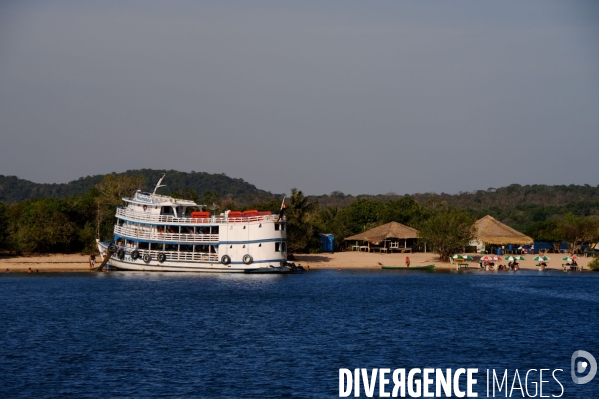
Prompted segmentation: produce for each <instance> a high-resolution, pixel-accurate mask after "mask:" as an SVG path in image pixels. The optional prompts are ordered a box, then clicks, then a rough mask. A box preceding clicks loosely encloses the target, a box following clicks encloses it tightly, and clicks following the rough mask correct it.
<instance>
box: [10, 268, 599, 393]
mask: <svg viewBox="0 0 599 399" xmlns="http://www.w3.org/2000/svg"><path fill="white" fill-rule="evenodd" d="M598 289H599V273H596V274H593V273H567V274H566V273H561V272H545V273H539V272H532V271H520V272H516V273H512V272H503V273H489V272H478V271H471V272H460V273H456V272H417V271H412V272H401V271H378V270H377V271H336V270H324V271H311V272H306V273H302V274H293V275H225V274H219V275H205V274H161V273H126V272H109V273H81V274H79V273H55V274H52V273H48V274H40V275H26V274H7V275H2V276H0V304H1V306H0V320H1V323H2V324H1V325H2V335H1V337H2V338H0V344H1V346H0V376H1V383H0V397H3V398H8V397H23V398H34V397H35V398H43V397H73V398H86V397H141V398H155V397H208V398H212V397H214V398H216V397H226V398H233V397H247V398H271V397H272V398H280V397H301V398H304V397H305V398H312V397H313V398H324V397H331V398H334V397H338V396H339V369H340V368H348V369H352V370H353V369H355V368H367V369H369V370H370V369H372V368H390V369H391V370H393V369H397V368H405V369H412V368H416V367H419V368H424V367H432V368H444V369H445V368H452V369H454V370H455V369H457V368H478V369H479V373H478V374H477V378H478V380H477V381H478V382H477V385H476V386H475V390H476V391H477V392H479V397H486V370H487V369H496V370H497V371H498V372H499V371H500V370H501V372H503V371H504V370H505V369H508V376H509V380H508V381H509V384H510V386H511V384H512V374H513V372H514V371H515V370H516V369H518V370H519V372H520V374H521V376H522V383H524V373H526V371H527V370H529V369H541V368H543V369H550V370H552V371H553V370H555V369H562V370H563V371H562V372H557V374H556V376H557V378H558V380H559V381H560V383H561V384H562V385H563V390H564V393H563V395H562V397H564V398H589V397H593V398H596V397H599V375H598V376H597V377H596V378H595V379H594V380H593V381H591V382H590V383H588V384H585V385H576V384H574V383H573V382H572V379H571V377H570V357H571V355H572V353H573V352H574V351H575V350H579V349H582V350H586V351H588V352H590V353H591V354H594V355H595V357H596V358H597V359H599V318H598V316H599V290H598ZM531 375H532V376H533V377H532V378H531V380H534V379H535V378H536V380H537V382H538V380H539V378H538V374H534V373H533V374H531ZM544 380H549V381H550V383H546V385H545V388H544V393H543V394H544V395H552V394H553V395H559V394H560V392H561V389H560V386H559V385H558V384H557V383H555V380H554V379H553V378H552V377H551V373H550V372H549V374H548V377H547V376H545V378H544ZM529 384H530V382H529ZM529 387H530V389H531V391H530V393H531V394H532V393H534V390H532V388H534V386H530V385H529ZM388 390H389V391H391V389H388ZM520 392H521V391H519V390H516V391H515V392H514V393H513V394H512V397H522V395H521V393H520ZM361 395H362V396H361V397H365V396H364V391H362V392H361ZM377 395H378V388H377V390H376V391H375V396H377ZM351 397H354V395H353V393H352V395H351ZM496 397H505V395H503V394H499V393H498V392H497V393H496Z"/></svg>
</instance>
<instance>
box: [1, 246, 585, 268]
mask: <svg viewBox="0 0 599 399" xmlns="http://www.w3.org/2000/svg"><path fill="white" fill-rule="evenodd" d="M470 255H471V256H473V257H475V256H480V255H477V254H470ZM406 256H409V257H410V261H411V265H412V266H418V265H430V264H433V263H434V264H435V268H436V269H448V270H450V269H455V268H456V266H455V265H452V264H450V263H445V262H440V261H439V260H438V259H437V255H436V254H434V253H414V254H397V253H394V254H379V253H366V252H355V251H354V252H351V251H348V252H336V253H334V254H330V253H325V254H305V255H295V259H296V260H295V263H296V264H301V265H303V266H310V269H338V268H341V269H379V268H380V265H379V264H378V263H379V262H380V263H382V264H384V265H390V266H394V265H395V266H398V265H401V266H403V265H404V262H405V259H406ZM535 256H536V255H535ZM548 256H549V258H551V260H550V261H549V262H548V269H555V270H562V263H565V262H564V261H562V258H563V257H564V256H565V255H563V254H548ZM88 257H89V256H88V255H80V254H69V255H65V254H53V255H36V256H14V257H10V256H3V257H0V270H1V271H2V272H4V271H5V270H6V269H9V270H10V271H11V272H27V270H28V269H29V268H31V269H32V270H33V272H34V273H35V271H36V270H39V272H40V273H47V272H85V271H89V264H88ZM524 257H525V258H526V260H524V261H520V267H521V269H529V270H537V267H536V262H535V261H534V260H533V257H534V256H530V255H524ZM96 259H97V260H96V263H98V262H99V261H100V257H99V256H98V257H97V258H96ZM591 260H592V258H585V257H579V258H578V264H579V265H582V266H583V268H584V270H585V271H588V270H589V268H588V263H589V262H590V261H591ZM468 263H469V264H470V267H471V268H477V267H478V265H477V263H476V262H468ZM500 263H501V264H506V263H507V262H506V261H501V262H495V264H496V265H498V264H500Z"/></svg>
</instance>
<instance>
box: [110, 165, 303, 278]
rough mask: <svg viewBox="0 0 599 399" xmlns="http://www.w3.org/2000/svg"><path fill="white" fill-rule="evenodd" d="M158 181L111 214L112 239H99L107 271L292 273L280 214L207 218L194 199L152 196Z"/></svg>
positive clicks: (228, 213)
mask: <svg viewBox="0 0 599 399" xmlns="http://www.w3.org/2000/svg"><path fill="white" fill-rule="evenodd" d="M163 178H164V176H163ZM161 181H162V179H160V181H159V182H158V184H157V185H156V188H155V189H154V192H153V193H146V192H141V191H140V190H138V191H137V192H136V193H135V194H134V195H133V197H132V198H123V201H125V202H126V204H127V205H126V206H124V207H119V208H117V210H116V215H115V216H116V218H117V221H116V224H115V226H114V240H113V241H112V242H100V241H99V240H98V249H99V251H100V254H101V256H102V259H103V260H104V258H105V257H106V256H109V259H108V260H107V264H108V265H109V266H110V267H111V268H116V269H121V270H139V271H162V272H163V271H175V272H228V273H231V272H237V273H273V272H284V271H288V270H290V269H295V265H293V264H288V263H287V261H286V260H287V248H286V243H287V240H286V229H285V218H284V216H283V215H282V213H281V215H277V214H272V213H271V212H258V211H255V210H251V211H245V212H236V211H226V212H224V213H221V214H218V215H216V214H214V215H212V214H210V212H206V211H204V208H205V207H204V206H202V205H198V204H196V203H195V202H194V201H189V200H182V199H176V198H173V197H169V196H165V195H159V194H156V189H157V188H158V187H162V186H160V183H161ZM283 203H284V202H283ZM281 208H282V209H283V208H284V206H282V207H281ZM197 209H199V210H197Z"/></svg>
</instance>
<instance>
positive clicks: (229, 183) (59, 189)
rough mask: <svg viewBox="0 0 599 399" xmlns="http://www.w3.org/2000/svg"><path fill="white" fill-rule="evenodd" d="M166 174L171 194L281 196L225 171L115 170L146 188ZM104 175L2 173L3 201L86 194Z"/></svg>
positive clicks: (245, 200) (245, 198) (249, 199)
mask: <svg viewBox="0 0 599 399" xmlns="http://www.w3.org/2000/svg"><path fill="white" fill-rule="evenodd" d="M164 173H166V178H165V179H164V182H163V183H164V184H166V185H167V186H166V187H164V188H161V189H159V191H158V193H164V194H170V193H171V192H173V191H175V192H182V191H183V190H189V191H194V192H196V193H198V194H199V195H203V194H204V193H205V192H207V191H210V192H213V193H216V194H218V195H219V196H220V197H221V198H230V199H234V200H235V201H236V202H237V203H239V204H250V203H253V202H261V201H268V200H271V199H274V198H281V197H282V195H273V194H271V193H269V192H268V191H264V190H259V189H257V188H256V186H254V185H252V184H249V183H247V182H245V181H244V180H243V179H235V178H231V177H228V176H226V175H225V174H210V173H204V172H178V171H175V170H154V169H140V170H128V171H126V172H124V173H118V174H117V173H112V174H111V175H113V176H126V177H136V176H141V177H143V184H142V189H143V190H149V191H152V190H153V189H154V186H155V185H156V182H158V180H159V179H160V177H162V175H163V174H164ZM104 177H105V176H104V175H96V176H87V177H82V178H79V179H78V180H74V181H72V182H69V183H64V184H41V183H33V182H30V181H27V180H23V179H19V178H17V177H16V176H3V175H0V202H6V203H15V202H21V201H24V200H27V199H34V198H42V197H52V198H68V197H74V196H80V195H84V194H86V193H87V192H88V191H89V190H90V189H92V188H93V187H94V186H95V185H96V184H98V183H100V182H101V181H102V179H104Z"/></svg>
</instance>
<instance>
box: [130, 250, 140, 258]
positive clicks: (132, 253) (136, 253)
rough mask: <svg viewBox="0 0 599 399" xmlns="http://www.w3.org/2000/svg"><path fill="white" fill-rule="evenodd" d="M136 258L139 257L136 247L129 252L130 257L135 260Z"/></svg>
mask: <svg viewBox="0 0 599 399" xmlns="http://www.w3.org/2000/svg"><path fill="white" fill-rule="evenodd" d="M138 258H139V251H138V250H137V249H136V250H134V251H133V252H131V259H133V260H137V259H138Z"/></svg>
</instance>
